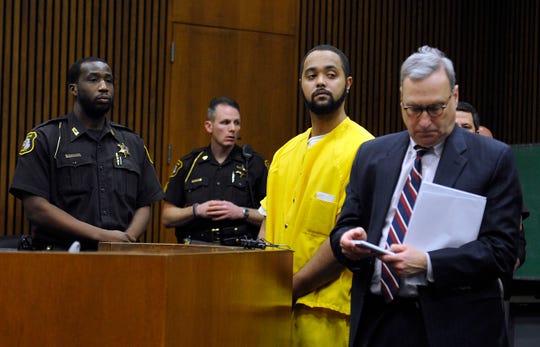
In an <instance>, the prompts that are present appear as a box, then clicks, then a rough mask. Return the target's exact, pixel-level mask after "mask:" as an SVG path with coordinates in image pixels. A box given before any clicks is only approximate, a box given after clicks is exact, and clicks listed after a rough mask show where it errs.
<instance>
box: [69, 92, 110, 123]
mask: <svg viewBox="0 0 540 347" xmlns="http://www.w3.org/2000/svg"><path fill="white" fill-rule="evenodd" d="M78 101H79V104H80V105H81V107H82V109H83V110H84V112H85V113H86V115H87V116H89V117H90V118H92V119H96V120H99V119H101V118H103V116H105V115H106V114H107V112H109V111H110V109H111V108H112V103H113V101H112V99H111V101H110V102H109V103H108V104H106V105H100V104H96V103H95V102H94V101H93V100H90V99H89V98H87V97H86V96H82V95H79V97H78Z"/></svg>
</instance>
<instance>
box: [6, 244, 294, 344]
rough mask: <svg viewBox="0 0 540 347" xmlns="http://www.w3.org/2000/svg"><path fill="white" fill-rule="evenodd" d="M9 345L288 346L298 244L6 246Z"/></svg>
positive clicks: (7, 339) (7, 340)
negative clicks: (79, 249)
mask: <svg viewBox="0 0 540 347" xmlns="http://www.w3.org/2000/svg"><path fill="white" fill-rule="evenodd" d="M0 259H1V267H0V274H1V280H0V341H1V342H0V345H2V346H29V347H30V346H31V347H34V346H40V347H46V346H55V347H56V346H97V347H105V346H115V347H118V346H130V347H131V346H144V347H152V346H167V347H168V346H188V347H190V346H205V347H206V346H220V347H222V346H235V347H238V346H249V347H251V346H271V347H274V346H289V345H290V335H291V332H290V324H291V317H290V315H291V300H292V296H291V291H292V252H291V251H288V250H272V249H267V250H244V249H241V248H238V247H221V246H193V245H190V246H185V245H176V244H116V243H109V244H101V245H100V251H98V252H85V253H79V254H71V253H66V252H0Z"/></svg>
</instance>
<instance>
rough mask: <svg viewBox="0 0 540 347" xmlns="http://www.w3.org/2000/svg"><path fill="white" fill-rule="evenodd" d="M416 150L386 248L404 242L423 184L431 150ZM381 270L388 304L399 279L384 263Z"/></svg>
mask: <svg viewBox="0 0 540 347" xmlns="http://www.w3.org/2000/svg"><path fill="white" fill-rule="evenodd" d="M415 150H416V158H415V159H414V165H413V167H412V169H411V172H409V176H408V177H407V181H406V182H405V186H404V187H403V191H402V192H401V195H400V197H399V202H398V205H397V208H396V212H395V214H394V219H393V220H392V223H391V224H390V230H389V231H388V237H387V238H386V248H390V246H391V245H393V244H394V243H397V244H401V243H402V242H403V238H404V237H405V233H406V232H407V226H408V225H409V220H410V219H411V214H412V211H413V208H414V203H415V201H416V196H417V195H418V189H419V188H420V184H421V183H422V156H423V155H424V154H426V153H427V152H428V151H429V148H424V147H420V146H418V145H417V146H415ZM381 270H382V271H381V292H382V294H383V296H384V298H385V300H386V302H390V301H392V300H393V299H394V296H395V295H396V294H397V292H398V291H399V277H398V276H396V275H395V274H394V273H393V272H392V270H391V269H390V268H389V267H388V266H387V265H386V264H385V263H384V262H383V263H382V269H381Z"/></svg>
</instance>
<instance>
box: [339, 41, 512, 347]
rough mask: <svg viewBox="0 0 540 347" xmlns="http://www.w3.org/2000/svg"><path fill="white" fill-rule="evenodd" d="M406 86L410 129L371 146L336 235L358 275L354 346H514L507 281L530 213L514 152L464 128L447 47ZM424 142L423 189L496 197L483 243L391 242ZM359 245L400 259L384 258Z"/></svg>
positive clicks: (411, 61) (417, 62)
mask: <svg viewBox="0 0 540 347" xmlns="http://www.w3.org/2000/svg"><path fill="white" fill-rule="evenodd" d="M400 89H401V114H402V118H403V121H404V123H405V125H406V126H407V130H408V131H403V132H399V133H395V134H389V135H386V136H381V137H379V138H377V139H375V140H372V141H369V142H366V143H364V145H362V147H361V148H360V150H359V151H358V153H357V156H356V159H355V162H354V164H353V168H352V170H351V179H350V183H349V186H348V187H347V198H346V200H345V204H344V206H343V209H342V212H341V215H340V218H339V220H338V223H337V224H336V226H335V228H334V230H333V231H332V233H331V235H330V240H331V245H332V250H333V252H334V255H335V256H336V258H337V259H338V260H339V261H340V262H341V263H343V264H345V265H346V266H347V267H348V268H350V269H351V270H352V271H353V272H354V279H353V287H352V299H351V335H350V346H384V347H390V346H400V347H404V346H415V347H418V346H435V347H445V346H449V347H450V346H452V347H455V346H460V347H463V346H475V347H478V346H490V347H492V346H507V345H508V338H507V336H506V329H505V323H504V314H503V307H502V300H501V288H500V285H499V283H500V281H499V279H500V278H501V277H503V276H505V275H507V274H509V273H511V272H512V268H513V265H514V262H515V254H516V245H515V240H516V238H517V233H518V230H519V221H520V211H521V188H520V183H519V179H518V173H517V169H516V165H515V163H514V159H513V156H512V152H511V149H510V147H509V146H507V145H505V144H503V143H501V142H498V141H494V140H490V139H487V138H485V137H483V136H476V135H475V134H472V133H469V132H467V131H465V130H463V129H461V128H459V127H457V126H455V114H456V105H457V103H458V86H457V85H456V82H455V74H454V68H453V64H452V62H451V61H450V59H448V58H446V57H445V56H444V54H443V53H442V52H441V51H439V50H438V49H435V48H431V47H428V46H424V47H421V48H420V49H419V50H418V52H416V53H414V54H412V55H411V56H409V57H408V58H407V60H406V61H405V62H404V63H403V65H402V68H401V79H400ZM417 145H419V146H422V147H424V148H426V149H427V151H424V150H422V153H425V154H424V155H423V157H421V159H420V162H421V165H420V168H419V169H418V170H417V171H416V176H420V179H421V182H434V183H437V184H440V185H444V186H448V187H452V188H455V189H459V190H462V191H467V192H471V193H474V194H478V195H482V196H485V197H486V207H485V211H484V215H483V219H482V222H481V226H480V230H479V235H478V238H477V239H476V240H474V241H471V242H468V243H466V244H464V245H462V246H460V247H455V248H442V249H436V250H433V251H429V252H424V251H421V250H418V249H415V248H413V247H411V246H409V245H407V244H402V243H401V241H400V240H398V239H395V240H391V239H388V237H389V234H390V236H392V235H394V229H395V228H396V226H395V224H394V222H395V221H394V218H395V214H396V210H397V209H400V208H401V207H400V206H402V204H403V201H402V202H400V201H399V200H400V199H401V200H402V199H403V198H402V195H403V193H402V192H403V187H404V186H405V185H409V183H410V178H408V177H409V176H410V174H409V172H411V168H413V167H414V168H416V167H417V166H416V163H415V161H416V162H418V158H417V153H416V152H417V151H418V148H417ZM415 147H416V148H415ZM415 158H416V159H415ZM417 178H418V177H417ZM410 207H411V209H412V213H413V214H414V203H412V204H411V206H410ZM448 213H452V211H451V210H450V211H448ZM433 219H434V220H436V219H437V216H433ZM401 224H403V223H401ZM405 224H406V223H405ZM434 225H435V224H434ZM405 232H407V231H405ZM433 234H434V235H435V236H436V234H437V228H436V227H434V228H433ZM353 240H367V241H368V242H371V243H373V244H376V245H379V246H381V247H383V248H388V249H390V250H391V251H392V252H394V253H395V254H394V255H379V256H377V255H376V254H375V253H374V252H373V251H370V250H367V249H365V248H361V247H358V246H356V245H355V243H354V242H353ZM383 264H384V266H383ZM389 274H390V275H392V276H393V277H394V279H395V282H394V283H395V284H392V285H389V284H388V283H389V282H388V280H387V278H388V277H389ZM389 288H394V289H395V290H393V291H392V290H390V289H389Z"/></svg>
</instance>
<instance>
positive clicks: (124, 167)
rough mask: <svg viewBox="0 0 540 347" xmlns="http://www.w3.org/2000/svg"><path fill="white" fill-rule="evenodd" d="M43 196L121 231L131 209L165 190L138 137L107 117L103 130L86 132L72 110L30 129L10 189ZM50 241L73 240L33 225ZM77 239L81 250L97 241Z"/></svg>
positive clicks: (66, 242)
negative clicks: (65, 114)
mask: <svg viewBox="0 0 540 347" xmlns="http://www.w3.org/2000/svg"><path fill="white" fill-rule="evenodd" d="M23 192H24V193H28V194H31V195H37V196H41V197H43V198H45V199H47V200H48V201H49V202H50V203H52V204H53V205H55V206H57V207H59V208H60V209H62V210H64V211H66V212H67V213H69V214H70V215H72V216H73V217H75V218H77V219H79V220H81V221H84V222H87V223H89V224H92V225H95V226H97V227H101V228H104V229H110V230H113V229H116V230H125V229H126V228H127V227H128V225H129V223H130V222H131V220H132V218H133V215H134V213H135V211H136V210H137V209H138V208H140V207H143V206H148V205H151V204H152V203H153V202H155V201H158V200H160V199H162V198H163V190H162V188H161V185H160V183H159V180H158V178H157V176H156V173H155V170H154V167H153V165H152V163H151V161H150V159H149V157H148V155H147V152H146V149H145V147H144V143H143V141H142V139H141V138H140V137H139V136H138V135H137V134H135V133H134V132H132V131H131V130H129V129H127V128H126V127H123V126H121V125H118V124H115V123H112V122H110V121H108V120H107V121H106V123H105V126H104V128H103V131H101V132H99V131H97V132H96V131H93V130H92V131H89V130H87V129H86V128H85V127H84V126H83V125H82V124H81V123H80V122H79V120H78V119H77V118H76V116H75V115H74V114H73V113H70V114H69V115H67V116H62V117H59V118H56V119H53V120H51V121H48V122H45V123H43V124H41V125H39V126H37V127H36V128H34V129H33V130H32V131H31V132H30V133H28V135H27V137H26V139H25V141H24V142H23V145H22V147H21V149H20V151H19V158H18V161H17V167H16V169H15V175H14V177H13V182H12V184H11V188H10V193H12V194H13V195H15V196H16V197H18V198H21V197H22V194H23ZM35 234H36V235H37V237H38V238H43V239H44V240H46V241H50V242H51V243H53V244H58V245H64V246H66V245H69V244H71V243H72V242H73V241H75V240H76V238H75V237H74V236H73V235H69V234H66V233H65V232H61V231H58V230H50V229H47V230H45V229H43V228H39V227H38V228H37V229H36V230H35ZM77 240H79V241H81V243H82V245H83V249H84V248H91V249H92V248H95V247H96V245H97V243H96V242H94V241H90V240H80V239H79V238H77Z"/></svg>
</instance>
